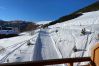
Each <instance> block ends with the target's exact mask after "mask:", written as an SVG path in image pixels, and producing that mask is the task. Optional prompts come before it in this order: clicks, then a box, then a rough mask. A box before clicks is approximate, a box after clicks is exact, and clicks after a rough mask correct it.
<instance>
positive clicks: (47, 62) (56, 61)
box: [0, 57, 91, 66]
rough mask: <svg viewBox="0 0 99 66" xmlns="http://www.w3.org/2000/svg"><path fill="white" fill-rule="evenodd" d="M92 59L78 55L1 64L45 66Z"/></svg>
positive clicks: (2, 65) (7, 65)
mask: <svg viewBox="0 0 99 66" xmlns="http://www.w3.org/2000/svg"><path fill="white" fill-rule="evenodd" d="M85 61H91V58H90V57H76V58H62V59H52V60H41V61H30V62H17V63H4V64H1V65H0V66H23V65H26V66H43V65H53V64H66V63H72V64H73V63H75V62H85Z"/></svg>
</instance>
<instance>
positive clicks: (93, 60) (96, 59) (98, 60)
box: [0, 43, 99, 66]
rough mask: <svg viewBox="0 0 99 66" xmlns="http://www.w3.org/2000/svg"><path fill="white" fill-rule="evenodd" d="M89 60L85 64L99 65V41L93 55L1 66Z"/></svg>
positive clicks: (30, 65)
mask: <svg viewBox="0 0 99 66" xmlns="http://www.w3.org/2000/svg"><path fill="white" fill-rule="evenodd" d="M86 61H89V62H90V63H89V65H84V66H99V43H97V44H96V45H95V47H93V49H92V56H91V57H76V58H62V59H52V60H41V61H29V62H17V63H4V64H0V66H24V65H25V66H44V65H54V64H55V65H56V64H67V65H68V66H73V64H74V63H77V62H86ZM79 66H80V65H79Z"/></svg>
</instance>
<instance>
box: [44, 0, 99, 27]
mask: <svg viewBox="0 0 99 66" xmlns="http://www.w3.org/2000/svg"><path fill="white" fill-rule="evenodd" d="M97 10H99V1H97V2H95V3H94V4H91V5H89V6H87V7H84V8H82V9H80V10H78V11H76V12H74V13H72V14H70V15H66V16H62V17H60V18H59V19H57V20H55V21H52V22H50V23H49V24H46V25H45V26H44V27H46V26H48V25H53V24H56V23H60V22H64V21H67V20H71V19H74V18H77V17H79V16H81V15H83V14H82V13H84V12H91V11H97Z"/></svg>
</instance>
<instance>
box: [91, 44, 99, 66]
mask: <svg viewBox="0 0 99 66" xmlns="http://www.w3.org/2000/svg"><path fill="white" fill-rule="evenodd" d="M91 59H92V62H91V66H99V43H97V44H96V45H95V46H94V47H93V48H92V56H91Z"/></svg>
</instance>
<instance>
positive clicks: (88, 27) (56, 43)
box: [0, 11, 99, 66]
mask: <svg viewBox="0 0 99 66" xmlns="http://www.w3.org/2000/svg"><path fill="white" fill-rule="evenodd" d="M97 42H99V11H93V12H86V13H83V15H82V16H80V17H78V18H75V19H72V20H69V21H65V22H62V23H57V24H55V25H51V26H48V28H45V29H43V28H41V29H38V30H35V31H30V32H24V33H21V34H20V36H17V37H12V38H4V39H0V49H1V50H0V59H1V60H0V62H1V63H11V62H24V61H38V60H46V59H58V58H72V57H87V56H88V57H89V56H91V48H92V47H93V46H94V45H95V44H96V43H97ZM27 55H28V56H27ZM88 63H89V62H86V63H85V62H84V63H78V64H77V63H75V64H74V66H79V65H84V64H88ZM56 66H66V64H65V65H64V64H61V65H56Z"/></svg>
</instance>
